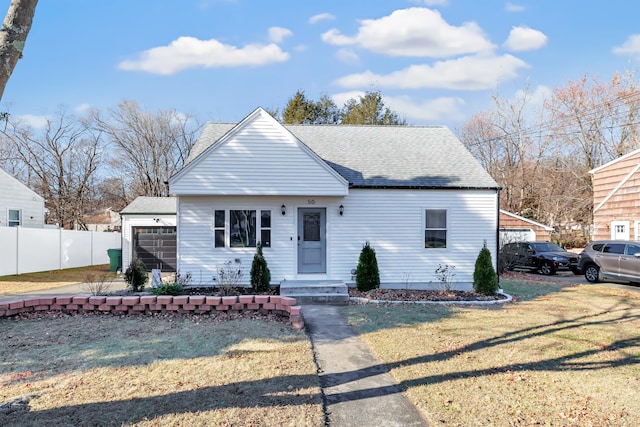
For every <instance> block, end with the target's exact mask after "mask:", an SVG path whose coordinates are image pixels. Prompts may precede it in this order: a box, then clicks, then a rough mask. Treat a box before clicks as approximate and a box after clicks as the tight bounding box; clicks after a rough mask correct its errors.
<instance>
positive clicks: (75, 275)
mask: <svg viewBox="0 0 640 427" xmlns="http://www.w3.org/2000/svg"><path fill="white" fill-rule="evenodd" d="M91 277H93V279H94V280H99V279H103V280H104V281H109V280H112V279H114V278H115V277H116V273H112V272H110V271H109V264H105V265H92V266H88V267H79V268H67V269H64V270H51V271H41V272H37V273H25V274H14V275H11V276H0V295H11V294H16V293H24V292H33V291H42V290H46V289H54V288H59V287H61V286H68V285H73V284H76V283H85V282H87V279H88V278H91Z"/></svg>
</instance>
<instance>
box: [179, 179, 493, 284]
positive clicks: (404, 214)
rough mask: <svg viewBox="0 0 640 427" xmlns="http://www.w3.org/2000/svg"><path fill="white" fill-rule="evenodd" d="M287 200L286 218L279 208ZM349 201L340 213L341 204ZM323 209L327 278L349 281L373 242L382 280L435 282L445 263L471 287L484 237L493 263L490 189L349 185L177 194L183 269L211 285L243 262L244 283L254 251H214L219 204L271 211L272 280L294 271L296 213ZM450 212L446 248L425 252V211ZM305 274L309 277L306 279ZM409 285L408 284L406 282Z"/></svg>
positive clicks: (290, 276) (269, 252)
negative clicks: (291, 191) (220, 271)
mask: <svg viewBox="0 0 640 427" xmlns="http://www.w3.org/2000/svg"><path fill="white" fill-rule="evenodd" d="M282 204H284V205H286V215H284V216H283V215H281V214H280V213H279V212H280V206H281V205H282ZM340 205H343V206H344V214H343V215H342V216H340V214H339V207H340ZM311 206H312V207H317V208H326V221H327V273H326V275H324V276H323V277H322V278H327V279H335V280H344V281H347V282H351V281H352V280H351V270H352V269H354V268H355V267H356V265H357V262H358V257H359V255H360V251H361V250H362V247H363V245H364V244H365V243H366V242H367V241H368V242H369V243H370V244H371V246H372V247H373V248H374V249H375V250H376V255H377V259H378V266H379V269H380V279H381V282H382V283H383V285H392V286H394V285H395V286H398V285H407V283H403V281H405V282H406V281H407V280H408V279H407V278H410V280H411V282H412V283H414V284H419V283H422V284H425V283H427V284H428V283H429V282H435V281H436V277H435V270H436V269H437V268H438V265H440V264H447V265H453V266H455V268H456V270H455V271H456V281H460V282H464V283H465V288H467V289H470V287H471V283H472V282H473V269H474V265H475V261H476V258H477V256H478V254H479V252H480V249H482V246H483V244H484V243H485V242H486V244H487V247H488V248H489V250H490V251H491V253H492V258H493V263H494V266H495V263H496V253H495V250H496V238H497V226H498V224H497V221H498V218H497V216H498V213H497V210H496V209H497V208H496V206H497V195H496V192H495V191H493V190H396V189H376V190H374V189H351V190H350V194H349V196H347V197H312V196H310V197H279V196H264V197H230V196H224V197H196V196H193V197H189V196H182V197H180V203H179V221H180V223H179V224H178V253H179V266H178V269H179V272H180V273H182V274H184V273H187V272H190V273H191V274H192V276H193V278H194V281H196V282H197V281H201V282H203V283H207V282H208V283H211V282H212V278H213V277H214V276H215V272H216V266H218V265H222V264H224V263H226V262H229V261H232V262H233V261H235V259H240V260H241V265H242V269H243V271H245V280H244V281H245V282H246V283H248V281H249V275H248V273H249V269H250V267H251V261H252V259H253V255H254V254H255V248H228V247H226V248H214V240H213V239H214V221H213V215H214V212H215V210H217V209H227V210H228V209H254V210H258V211H259V210H261V209H270V210H271V212H272V213H273V212H278V215H272V216H271V247H270V248H265V249H264V256H265V258H266V260H267V263H268V265H269V269H270V271H271V278H272V283H274V284H277V283H280V281H282V280H285V279H289V280H291V279H295V278H299V277H301V276H300V275H298V274H297V211H298V208H304V207H311ZM443 206H446V212H447V247H446V248H444V249H438V250H435V251H434V250H425V248H424V230H425V219H424V217H425V211H426V210H428V209H442V207H443ZM305 278H306V277H305ZM408 285H411V283H408Z"/></svg>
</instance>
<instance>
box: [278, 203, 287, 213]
mask: <svg viewBox="0 0 640 427" xmlns="http://www.w3.org/2000/svg"><path fill="white" fill-rule="evenodd" d="M280 212H281V213H282V215H284V214H286V213H287V207H286V206H285V205H284V204H283V205H282V206H280Z"/></svg>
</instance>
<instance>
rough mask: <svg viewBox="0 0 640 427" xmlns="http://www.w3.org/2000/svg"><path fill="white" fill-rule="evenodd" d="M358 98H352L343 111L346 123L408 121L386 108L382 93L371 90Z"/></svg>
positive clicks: (383, 123) (393, 123)
mask: <svg viewBox="0 0 640 427" xmlns="http://www.w3.org/2000/svg"><path fill="white" fill-rule="evenodd" d="M359 98H360V99H358V100H356V99H354V98H351V99H350V100H349V101H347V103H346V104H345V106H344V108H343V111H342V124H344V125H403V126H406V124H407V122H406V121H405V120H402V119H400V117H399V116H398V114H397V113H395V112H393V111H391V110H390V109H389V108H385V106H384V102H383V101H382V94H381V93H380V92H378V91H369V92H367V93H365V95H364V96H361V97H359Z"/></svg>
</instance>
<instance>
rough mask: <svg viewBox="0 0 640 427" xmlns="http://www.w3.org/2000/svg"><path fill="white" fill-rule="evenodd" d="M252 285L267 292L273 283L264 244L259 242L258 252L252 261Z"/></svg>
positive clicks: (259, 290) (260, 290) (257, 289)
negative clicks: (263, 251)
mask: <svg viewBox="0 0 640 427" xmlns="http://www.w3.org/2000/svg"><path fill="white" fill-rule="evenodd" d="M250 273H251V287H252V288H253V289H255V290H256V291H258V292H266V291H268V290H269V284H270V283H271V272H270V271H269V267H267V260H266V259H264V255H263V254H262V244H261V243H258V248H257V250H256V254H255V255H254V256H253V261H252V262H251V272H250Z"/></svg>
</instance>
